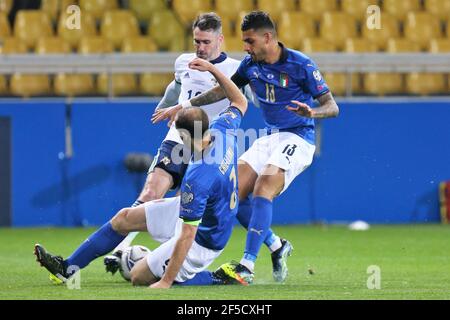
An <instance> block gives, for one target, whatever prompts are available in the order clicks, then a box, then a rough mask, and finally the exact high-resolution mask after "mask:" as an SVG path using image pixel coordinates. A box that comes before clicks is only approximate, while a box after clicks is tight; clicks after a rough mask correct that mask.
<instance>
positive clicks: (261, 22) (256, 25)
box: [241, 11, 276, 32]
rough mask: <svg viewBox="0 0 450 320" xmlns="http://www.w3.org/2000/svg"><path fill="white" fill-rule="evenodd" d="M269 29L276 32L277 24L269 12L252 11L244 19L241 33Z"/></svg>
mask: <svg viewBox="0 0 450 320" xmlns="http://www.w3.org/2000/svg"><path fill="white" fill-rule="evenodd" d="M250 29H253V30H255V31H256V30H261V29H269V30H271V31H273V32H275V31H276V30H275V24H274V23H273V21H272V19H271V18H270V16H269V14H268V13H267V12H263V11H252V12H250V13H249V14H247V15H246V16H245V17H244V20H242V24H241V31H247V30H250Z"/></svg>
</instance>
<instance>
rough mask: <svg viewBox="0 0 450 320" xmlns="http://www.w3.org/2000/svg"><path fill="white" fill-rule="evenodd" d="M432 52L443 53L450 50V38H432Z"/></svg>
mask: <svg viewBox="0 0 450 320" xmlns="http://www.w3.org/2000/svg"><path fill="white" fill-rule="evenodd" d="M430 52H432V53H443V52H450V39H445V38H443V39H432V40H431V42H430Z"/></svg>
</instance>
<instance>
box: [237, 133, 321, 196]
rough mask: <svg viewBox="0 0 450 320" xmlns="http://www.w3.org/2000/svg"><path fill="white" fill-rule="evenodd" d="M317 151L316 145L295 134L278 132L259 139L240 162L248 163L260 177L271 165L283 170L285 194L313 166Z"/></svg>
mask: <svg viewBox="0 0 450 320" xmlns="http://www.w3.org/2000/svg"><path fill="white" fill-rule="evenodd" d="M315 150H316V147H315V146H314V145H312V144H309V143H308V142H306V140H305V139H303V138H301V137H300V136H298V135H296V134H294V133H291V132H278V133H273V134H271V135H268V136H264V137H261V138H259V139H257V140H256V141H255V142H254V143H253V145H252V146H251V147H250V148H249V149H248V150H247V152H245V153H244V154H243V155H242V156H241V157H240V158H239V160H242V161H245V162H246V163H248V164H249V165H250V166H251V167H252V169H253V170H255V172H256V173H257V174H258V176H259V175H261V173H262V172H263V170H264V168H265V167H266V166H267V165H269V164H271V165H274V166H276V167H278V168H281V169H283V170H284V171H285V174H284V188H283V191H281V193H283V192H284V191H285V190H286V189H287V188H288V187H289V185H290V184H291V183H292V181H293V180H294V179H295V177H297V176H298V175H299V174H300V173H302V172H303V171H305V170H306V168H308V167H309V166H310V165H311V163H312V161H313V157H314V152H315Z"/></svg>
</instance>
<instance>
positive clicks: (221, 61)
mask: <svg viewBox="0 0 450 320" xmlns="http://www.w3.org/2000/svg"><path fill="white" fill-rule="evenodd" d="M196 57H197V55H196V54H195V53H185V54H182V55H181V56H179V57H178V58H177V60H176V61H175V81H177V82H178V83H181V93H180V97H179V98H178V103H182V102H184V101H186V100H190V99H191V98H193V97H196V96H198V95H200V94H202V93H204V92H206V91H208V90H210V89H212V88H214V87H215V86H216V85H217V80H216V78H214V76H213V75H212V74H211V73H209V72H201V71H197V70H192V69H189V67H188V64H189V62H191V61H192V60H194V59H195V58H196ZM212 63H214V65H215V66H216V67H217V69H219V70H220V71H221V72H222V73H223V74H225V75H226V76H227V77H228V78H231V76H233V74H234V73H235V72H236V71H237V69H238V67H239V64H240V61H238V60H236V59H232V58H229V57H227V56H226V55H225V54H224V53H222V54H221V55H220V57H219V58H217V59H216V60H215V61H212ZM229 106H230V101H229V100H228V99H224V100H222V101H219V102H216V103H212V104H208V105H205V106H202V107H201V108H202V109H203V110H205V112H206V114H207V115H208V118H209V120H210V121H211V120H212V119H214V118H215V117H216V116H217V115H218V114H219V113H220V112H222V111H223V110H225V109H226V108H228V107H229ZM165 140H171V141H175V142H177V143H183V142H182V141H181V138H180V135H179V134H178V131H177V130H176V128H175V124H172V126H171V127H170V130H169V132H168V133H167V136H166V138H165V139H164V141H165Z"/></svg>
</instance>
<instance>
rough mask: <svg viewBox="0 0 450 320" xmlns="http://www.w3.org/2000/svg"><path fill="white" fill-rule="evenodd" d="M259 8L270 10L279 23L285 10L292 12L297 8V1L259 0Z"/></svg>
mask: <svg viewBox="0 0 450 320" xmlns="http://www.w3.org/2000/svg"><path fill="white" fill-rule="evenodd" d="M257 8H258V10H261V11H265V12H268V13H269V14H270V16H271V17H272V19H273V20H274V21H275V22H277V23H279V22H280V18H281V14H282V13H283V12H290V11H294V10H296V1H294V0H285V1H272V0H258V2H257Z"/></svg>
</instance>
